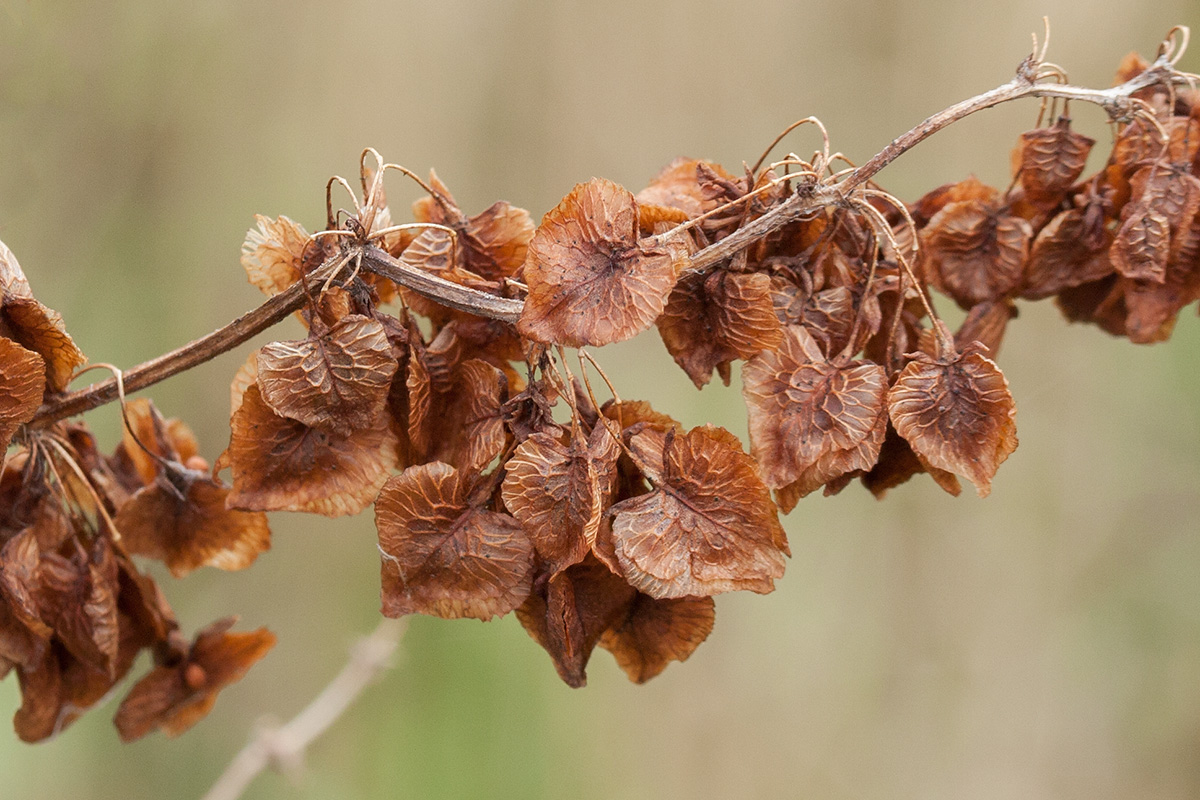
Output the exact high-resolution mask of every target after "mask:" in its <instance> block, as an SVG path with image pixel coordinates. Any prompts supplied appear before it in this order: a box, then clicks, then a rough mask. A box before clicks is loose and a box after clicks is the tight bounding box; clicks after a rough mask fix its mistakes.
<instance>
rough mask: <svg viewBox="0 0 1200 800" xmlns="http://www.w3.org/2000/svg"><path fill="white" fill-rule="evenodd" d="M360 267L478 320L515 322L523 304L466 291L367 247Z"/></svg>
mask: <svg viewBox="0 0 1200 800" xmlns="http://www.w3.org/2000/svg"><path fill="white" fill-rule="evenodd" d="M362 265H363V269H365V270H367V272H373V273H375V274H376V275H380V276H382V277H384V278H387V279H388V280H391V281H395V282H396V283H398V284H400V285H401V286H404V287H407V288H409V289H412V290H413V291H414V292H417V293H419V294H422V295H424V296H425V297H428V298H430V299H431V300H436V301H437V302H438V303H441V304H442V305H444V306H448V307H450V308H454V309H458V310H459V311H465V312H467V313H468V314H474V315H475V316H477V317H488V318H490V319H498V320H500V321H501V322H516V321H517V319H518V318H519V317H520V316H521V309H523V308H524V307H525V303H524V302H522V301H521V300H513V299H511V298H508V297H497V296H496V295H494V294H488V293H487V292H480V291H478V290H476V289H468V288H467V287H466V286H460V285H459V284H457V283H453V282H452V281H448V280H445V279H444V278H439V277H438V276H436V275H431V274H430V273H428V272H425V271H423V270H421V269H418V268H417V267H414V266H412V265H411V264H406V263H404V262H403V261H401V260H399V259H396V258H392V257H391V256H390V255H388V254H387V253H386V252H384V251H383V250H380V249H379V248H378V247H374V246H368V247H365V248H363V251H362Z"/></svg>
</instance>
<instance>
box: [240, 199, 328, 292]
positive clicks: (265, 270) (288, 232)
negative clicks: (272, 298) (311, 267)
mask: <svg viewBox="0 0 1200 800" xmlns="http://www.w3.org/2000/svg"><path fill="white" fill-rule="evenodd" d="M254 220H255V222H256V223H257V224H258V227H257V228H251V229H250V230H249V231H248V232H247V233H246V239H245V241H244V242H243V243H242V267H243V268H244V269H245V270H246V276H247V277H248V278H249V279H250V283H252V284H254V285H255V286H257V287H258V288H259V289H261V290H262V292H263V293H264V294H267V295H273V294H279V293H280V292H282V291H283V290H284V289H286V288H287V287H289V286H291V285H292V284H293V283H295V282H296V281H298V280H299V279H300V276H301V275H303V274H304V271H305V270H304V260H305V257H306V254H307V253H308V251H310V250H312V249H313V248H310V247H309V243H310V242H311V241H312V237H311V236H309V234H308V231H306V230H304V226H303V225H300V224H299V223H297V222H293V221H292V220H290V219H288V218H287V217H283V216H281V217H278V218H276V219H271V218H270V217H264V216H263V215H262V214H255V215H254ZM316 255H318V256H319V255H320V254H319V253H318V254H316Z"/></svg>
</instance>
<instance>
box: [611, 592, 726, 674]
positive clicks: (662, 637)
mask: <svg viewBox="0 0 1200 800" xmlns="http://www.w3.org/2000/svg"><path fill="white" fill-rule="evenodd" d="M715 621H716V604H715V603H714V602H713V599H712V598H711V597H680V598H675V599H670V600H656V599H654V598H653V597H650V596H648V595H644V594H639V595H638V596H637V597H636V598H635V599H634V601H633V602H632V603H630V604H629V607H628V608H627V610H626V612H625V616H624V618H623V619H621V620H620V621H619V622H617V623H616V624H614V625H613V626H612V627H611V628H609V629H608V630H606V631H605V632H604V635H603V636H601V637H600V646H601V647H603V648H604V649H605V650H608V651H609V652H610V653H612V654H613V657H614V658H615V659H616V660H617V664H618V665H619V666H620V667H621V669H623V670H624V671H625V674H626V675H628V676H629V680H631V681H633V682H634V683H645V682H646V681H648V680H650V679H651V678H653V677H655V676H656V675H658V674H659V673H661V672H662V671H663V670H664V669H666V668H667V665H668V664H670V663H671V662H672V661H687V659H688V656H690V655H691V654H692V653H693V652H695V650H696V648H697V647H699V646H700V644H701V643H702V642H703V641H704V640H705V639H707V638H708V635H709V634H710V633H712V629H713V624H714V622H715Z"/></svg>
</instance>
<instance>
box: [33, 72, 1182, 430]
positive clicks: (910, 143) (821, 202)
mask: <svg viewBox="0 0 1200 800" xmlns="http://www.w3.org/2000/svg"><path fill="white" fill-rule="evenodd" d="M1171 58H1172V53H1171V52H1169V51H1168V52H1164V53H1162V54H1161V55H1160V56H1159V57H1158V59H1157V60H1156V61H1155V62H1154V63H1153V64H1151V65H1150V67H1149V68H1147V69H1146V70H1145V71H1143V72H1142V73H1140V74H1139V75H1137V76H1136V77H1134V78H1133V79H1132V80H1129V81H1127V82H1125V83H1123V84H1121V85H1120V86H1114V87H1113V88H1111V89H1088V88H1085V87H1080V86H1071V85H1066V84H1057V83H1038V82H1037V80H1038V79H1039V77H1041V76H1040V75H1039V69H1040V68H1041V66H1042V65H1041V62H1039V61H1037V60H1036V59H1034V58H1033V57H1032V56H1031V57H1030V58H1028V59H1026V60H1025V61H1023V62H1021V64H1020V66H1018V68H1017V75H1016V77H1014V78H1013V79H1012V80H1011V81H1009V82H1008V83H1005V84H1004V85H1002V86H998V87H996V88H995V89H992V90H991V91H988V92H984V93H983V94H980V95H976V96H975V97H972V98H970V99H968V100H964V101H962V102H961V103H956V104H954V105H952V106H950V107H949V108H946V109H943V110H942V111H939V112H938V113H936V114H934V115H933V116H931V117H929V118H928V119H926V120H925V121H923V122H922V123H920V124H919V125H917V126H916V127H914V128H913V129H912V130H910V131H908V132H907V133H905V134H903V135H901V136H899V137H897V138H895V139H893V140H892V141H891V142H890V143H889V144H888V145H887V147H885V148H883V149H882V150H880V151H879V152H878V153H876V154H875V156H873V157H872V158H871V159H870V160H869V161H867V162H866V163H864V164H863V165H862V166H860V167H858V168H856V169H854V170H849V171H846V172H845V173H840V174H842V175H843V176H844V177H843V178H842V180H841V181H840V182H837V183H815V182H806V183H802V184H800V185H799V186H798V187H797V189H796V191H795V192H794V193H793V194H792V195H791V196H790V197H789V198H788V199H787V200H785V201H784V202H782V203H780V204H779V205H777V206H775V207H774V208H772V209H771V210H770V211H768V212H766V213H765V214H763V215H762V216H761V217H758V218H757V219H754V220H752V221H750V222H749V223H747V224H746V225H744V226H742V227H741V228H738V229H737V230H736V231H734V232H733V233H731V234H730V235H729V236H727V237H726V238H724V239H722V240H721V241H719V242H717V243H715V244H713V245H710V246H709V247H706V248H704V249H703V250H700V251H698V252H696V253H695V254H693V255H692V256H691V258H690V264H689V266H688V267H687V271H689V272H701V271H704V270H706V269H710V268H712V267H714V266H716V265H717V264H720V263H721V262H723V261H725V260H727V259H729V258H730V257H732V256H733V255H735V254H737V253H738V252H740V251H741V250H744V249H745V248H746V247H748V246H750V245H751V244H753V243H754V242H756V241H758V240H759V239H761V238H763V237H764V236H766V235H768V234H770V233H772V232H773V231H777V230H779V229H780V228H782V227H784V226H785V225H788V224H789V223H792V222H795V221H796V220H799V219H802V218H804V217H807V216H811V215H812V214H814V213H816V212H817V211H818V210H819V209H821V208H824V207H827V206H843V207H844V206H847V205H848V204H849V201H848V199H847V198H848V197H849V195H850V194H851V193H852V192H853V191H854V190H856V189H858V188H860V187H862V186H864V185H866V184H867V183H868V182H869V181H870V180H871V179H872V178H873V177H874V176H875V175H876V173H878V172H879V171H880V170H882V169H883V168H884V167H886V166H887V165H888V164H890V163H891V162H892V161H894V160H896V158H898V157H899V156H900V155H902V154H903V153H905V152H907V151H908V150H911V149H912V148H913V147H915V146H916V145H917V144H919V143H921V142H922V141H924V140H925V139H927V138H929V137H930V136H932V135H933V134H935V133H937V132H938V131H940V130H942V129H943V128H945V127H946V126H948V125H951V124H953V123H955V122H957V121H958V120H961V119H963V118H964V117H968V116H970V115H971V114H974V113H975V112H977V111H982V110H983V109H985V108H992V107H993V106H997V105H1000V104H1001V103H1007V102H1010V101H1012V100H1019V99H1021V98H1025V97H1041V98H1047V97H1049V98H1058V99H1063V100H1077V101H1080V102H1086V103H1093V104H1095V105H1098V106H1100V107H1101V108H1103V109H1104V110H1105V111H1107V112H1108V114H1109V116H1110V117H1112V118H1114V119H1120V120H1128V119H1132V118H1134V117H1137V116H1142V115H1144V114H1145V106H1144V104H1142V103H1141V102H1140V101H1139V100H1137V99H1135V98H1133V94H1134V93H1135V92H1137V91H1138V90H1140V89H1144V88H1146V87H1148V86H1153V85H1156V84H1164V83H1166V84H1172V85H1174V84H1179V85H1186V84H1187V83H1188V82H1189V81H1193V80H1195V76H1191V75H1187V74H1184V73H1181V72H1178V71H1177V70H1176V69H1175V68H1174V64H1173V62H1172V60H1171ZM389 166H390V165H389ZM671 235H672V233H671V232H670V231H668V232H666V233H663V234H660V238H666V237H670V236H671ZM359 261H360V263H361V265H362V267H363V268H364V269H366V270H367V271H369V272H373V273H375V274H376V275H381V276H383V277H385V278H388V279H390V280H392V281H395V282H396V283H398V284H400V285H402V286H405V287H407V288H409V289H412V290H413V291H415V292H418V293H419V294H421V295H424V296H425V297H428V298H430V299H432V300H435V301H436V302H438V303H441V304H443V305H446V306H449V307H450V308H455V309H458V310H460V311H465V312H467V313H470V314H475V315H476V316H481V317H488V318H491V319H496V320H500V321H503V322H508V323H513V322H516V321H517V319H518V318H519V317H520V316H521V310H522V309H523V307H524V303H523V302H522V301H521V300H516V299H512V298H506V297H498V296H496V295H493V294H488V293H487V292H480V291H477V290H475V289H469V288H467V287H465V286H460V285H458V284H456V283H452V282H451V281H447V280H444V279H442V278H439V277H437V276H436V275H431V274H429V273H427V272H424V271H422V270H420V269H418V268H416V267H414V266H412V265H410V264H406V263H404V262H403V261H400V260H398V259H395V258H392V256H390V255H389V254H388V253H386V252H384V251H383V250H381V249H379V248H378V247H374V246H370V245H368V246H365V247H363V248H362V250H361V252H360V255H359ZM340 266H341V263H340V260H339V261H336V262H334V263H328V262H327V263H326V264H324V265H322V266H321V268H320V269H318V270H316V271H315V272H313V273H312V274H311V275H310V276H309V279H310V281H323V280H325V279H327V278H329V277H330V276H331V275H333V274H334V273H336V272H337V270H338V268H340ZM304 302H305V294H304V291H303V288H302V287H301V286H300V284H296V285H293V286H291V287H289V288H288V289H287V290H286V291H284V292H282V293H280V294H278V295H276V296H275V297H272V298H271V299H270V300H268V301H267V302H266V303H263V304H262V305H261V306H259V307H258V308H256V309H255V310H253V311H251V312H250V313H248V314H245V315H244V316H242V317H239V318H238V319H236V320H234V321H233V322H231V323H229V324H228V325H226V326H225V327H223V328H221V329H219V330H216V331H213V332H212V333H210V334H208V335H207V336H205V337H203V338H201V339H197V340H196V341H194V342H191V343H189V344H187V345H184V346H183V347H181V348H179V349H178V350H174V351H172V352H170V353H167V354H165V355H162V356H159V357H158V358H155V359H153V360H151V361H147V362H146V363H144V364H139V365H138V366H136V367H133V368H131V369H129V370H126V371H125V373H124V375H125V390H126V391H128V392H134V391H137V390H139V389H144V388H146V387H147V386H150V385H152V384H154V383H158V382H159V381H161V380H165V379H166V378H169V377H171V376H172V375H175V374H178V373H180V372H184V371H185V370H188V369H191V368H192V367H194V366H196V365H198V364H202V363H204V362H205V361H208V360H210V359H212V358H213V357H215V356H217V355H220V354H221V353H224V352H225V351H227V350H231V349H232V348H234V347H237V346H238V345H240V344H242V343H243V342H245V341H246V340H248V339H249V338H250V337H252V336H255V335H256V334H258V333H261V332H262V331H264V330H266V329H268V328H270V327H271V326H273V325H275V324H277V323H278V322H280V321H282V320H283V319H286V318H287V316H288V315H289V314H291V313H292V312H294V311H296V310H298V309H300V308H301V307H303V305H304ZM116 398H117V384H116V381H115V380H108V381H105V382H103V383H99V384H96V385H94V386H90V387H88V388H87V389H81V390H79V391H76V392H71V393H69V394H66V395H63V396H61V397H58V398H56V399H54V400H51V401H50V402H48V403H46V404H44V405H43V406H42V407H41V408H40V409H39V410H38V412H37V414H36V415H34V417H33V419H32V420H31V421H30V422H29V423H28V424H29V426H30V427H34V428H40V427H45V426H47V425H49V424H51V423H53V422H55V421H57V420H60V419H64V418H66V417H70V416H74V415H76V414H81V413H83V412H85V411H88V410H90V409H93V408H96V407H98V406H101V405H104V404H105V403H109V402H112V401H113V400H115V399H116Z"/></svg>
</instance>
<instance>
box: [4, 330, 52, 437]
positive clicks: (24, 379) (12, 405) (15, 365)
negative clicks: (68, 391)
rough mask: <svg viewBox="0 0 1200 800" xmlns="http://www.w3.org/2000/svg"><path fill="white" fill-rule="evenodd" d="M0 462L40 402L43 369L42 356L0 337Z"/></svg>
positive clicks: (44, 369) (44, 382) (43, 379)
mask: <svg viewBox="0 0 1200 800" xmlns="http://www.w3.org/2000/svg"><path fill="white" fill-rule="evenodd" d="M0 387H2V388H0V460H2V459H3V457H4V453H5V452H6V451H7V450H8V443H9V441H10V440H11V439H12V435H13V434H14V433H15V432H16V430H17V428H18V427H20V426H21V423H23V422H28V421H29V420H30V419H32V418H33V415H34V414H35V413H36V412H37V410H38V406H40V405H41V403H42V394H43V393H44V392H45V390H46V368H45V364H44V362H43V361H42V357H41V356H39V355H38V354H37V353H34V352H32V351H29V350H26V349H25V348H24V347H21V345H19V344H17V343H16V342H14V341H12V340H10V339H5V338H4V337H3V336H0Z"/></svg>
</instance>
